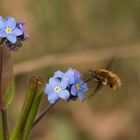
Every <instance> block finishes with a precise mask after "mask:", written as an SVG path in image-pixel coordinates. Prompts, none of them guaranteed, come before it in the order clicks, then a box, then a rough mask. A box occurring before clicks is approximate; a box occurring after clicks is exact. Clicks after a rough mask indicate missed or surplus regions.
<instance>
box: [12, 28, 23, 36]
mask: <svg viewBox="0 0 140 140" xmlns="http://www.w3.org/2000/svg"><path fill="white" fill-rule="evenodd" d="M12 32H13V34H14V35H15V36H20V35H22V34H23V31H22V30H21V29H19V28H15V29H14V30H13V31H12Z"/></svg>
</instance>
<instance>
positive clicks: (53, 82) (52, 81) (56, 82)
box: [49, 77, 60, 87]
mask: <svg viewBox="0 0 140 140" xmlns="http://www.w3.org/2000/svg"><path fill="white" fill-rule="evenodd" d="M49 84H51V86H52V87H56V86H58V85H60V80H58V79H57V78H54V77H52V78H50V79H49Z"/></svg>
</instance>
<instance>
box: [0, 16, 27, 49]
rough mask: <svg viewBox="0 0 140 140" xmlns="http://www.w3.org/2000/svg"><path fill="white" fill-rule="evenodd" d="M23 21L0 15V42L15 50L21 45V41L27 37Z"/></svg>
mask: <svg viewBox="0 0 140 140" xmlns="http://www.w3.org/2000/svg"><path fill="white" fill-rule="evenodd" d="M24 24H25V23H24V22H16V19H15V18H13V17H6V18H5V19H3V18H2V17H0V37H1V38H2V39H3V40H4V41H3V42H2V43H5V45H6V46H7V47H8V48H9V50H11V51H16V50H18V48H20V47H21V46H22V41H25V40H26V39H27V38H28V35H27V34H26V33H25V30H24Z"/></svg>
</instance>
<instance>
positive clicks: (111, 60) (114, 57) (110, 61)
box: [106, 55, 116, 70]
mask: <svg viewBox="0 0 140 140" xmlns="http://www.w3.org/2000/svg"><path fill="white" fill-rule="evenodd" d="M115 59H116V55H114V56H113V57H112V58H111V59H110V60H109V62H108V64H107V66H106V69H107V70H110V69H111V67H112V64H113V62H114V61H115Z"/></svg>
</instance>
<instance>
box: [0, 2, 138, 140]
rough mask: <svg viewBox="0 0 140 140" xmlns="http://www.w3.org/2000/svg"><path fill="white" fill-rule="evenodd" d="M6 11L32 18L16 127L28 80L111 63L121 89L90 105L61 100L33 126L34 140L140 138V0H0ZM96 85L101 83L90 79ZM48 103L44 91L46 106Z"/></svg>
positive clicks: (17, 65)
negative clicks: (61, 71)
mask: <svg viewBox="0 0 140 140" xmlns="http://www.w3.org/2000/svg"><path fill="white" fill-rule="evenodd" d="M0 12H1V16H2V17H6V16H13V17H16V18H17V20H23V21H26V23H27V24H26V30H27V33H28V34H29V36H30V38H29V40H28V41H26V42H25V43H24V45H23V47H22V48H21V49H20V50H19V51H18V52H16V53H12V54H13V59H14V74H15V79H16V80H15V81H16V96H15V99H14V102H13V103H12V105H11V106H10V108H9V118H10V127H11V129H12V127H13V126H14V124H15V121H16V120H17V118H18V115H19V112H20V109H21V107H22V103H23V101H24V96H25V93H26V87H27V79H28V77H29V76H30V75H33V74H41V75H44V76H45V77H46V79H47V80H48V78H49V77H50V76H52V74H53V73H54V72H55V71H56V70H58V69H59V70H67V68H68V67H73V68H76V69H77V70H80V71H82V72H83V73H84V76H85V79H86V77H87V74H88V70H89V69H97V68H102V67H105V66H106V65H107V63H108V61H109V60H110V58H111V57H112V56H114V55H116V59H115V62H114V63H113V65H112V71H113V72H115V73H117V74H118V75H119V76H120V77H121V79H122V82H123V86H122V88H121V89H119V90H117V91H113V90H112V89H110V88H108V87H105V88H104V89H102V91H101V92H100V93H98V94H97V95H96V96H95V97H93V98H92V99H90V100H87V101H86V102H84V103H80V102H79V101H75V102H74V101H73V102H70V103H67V102H59V103H58V104H57V105H56V106H55V107H54V108H53V109H52V110H51V111H50V112H49V114H48V115H47V116H46V117H45V118H44V119H43V120H42V121H41V122H40V123H39V124H38V125H37V127H36V128H35V129H34V130H33V131H32V134H31V140H32V139H33V140H139V139H140V102H139V101H140V93H139V89H140V87H139V86H140V84H139V82H140V63H139V60H140V48H139V47H140V15H139V13H140V1H139V0H39V1H35V0H7V1H6V0H0ZM89 87H90V89H91V90H90V91H89V93H90V92H91V91H92V90H93V88H94V87H95V83H91V85H89ZM47 104H48V102H47V96H46V95H44V97H43V101H42V105H41V107H40V111H41V110H42V109H43V108H44V107H45V106H46V105H47Z"/></svg>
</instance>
